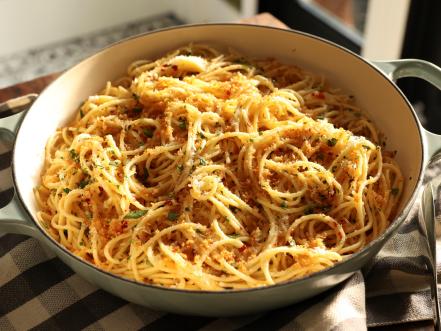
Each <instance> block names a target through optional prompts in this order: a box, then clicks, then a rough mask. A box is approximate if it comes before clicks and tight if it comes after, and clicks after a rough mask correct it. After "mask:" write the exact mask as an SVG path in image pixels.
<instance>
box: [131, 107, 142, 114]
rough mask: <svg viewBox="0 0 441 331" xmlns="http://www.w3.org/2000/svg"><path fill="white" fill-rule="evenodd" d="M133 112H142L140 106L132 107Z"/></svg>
mask: <svg viewBox="0 0 441 331" xmlns="http://www.w3.org/2000/svg"><path fill="white" fill-rule="evenodd" d="M133 112H134V113H136V114H139V113H141V112H142V108H140V107H136V108H133Z"/></svg>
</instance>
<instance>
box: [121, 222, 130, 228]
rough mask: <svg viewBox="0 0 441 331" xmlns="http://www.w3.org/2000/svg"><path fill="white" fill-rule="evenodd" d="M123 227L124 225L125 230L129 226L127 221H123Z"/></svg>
mask: <svg viewBox="0 0 441 331" xmlns="http://www.w3.org/2000/svg"><path fill="white" fill-rule="evenodd" d="M121 225H122V228H123V229H125V228H126V227H127V226H128V225H129V223H127V221H122V224H121Z"/></svg>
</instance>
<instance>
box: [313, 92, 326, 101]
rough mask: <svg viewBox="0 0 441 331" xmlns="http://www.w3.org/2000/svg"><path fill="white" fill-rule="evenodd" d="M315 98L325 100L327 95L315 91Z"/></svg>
mask: <svg viewBox="0 0 441 331" xmlns="http://www.w3.org/2000/svg"><path fill="white" fill-rule="evenodd" d="M312 96H313V97H316V98H317V99H324V98H325V94H324V93H323V92H319V91H315V92H313V93H312Z"/></svg>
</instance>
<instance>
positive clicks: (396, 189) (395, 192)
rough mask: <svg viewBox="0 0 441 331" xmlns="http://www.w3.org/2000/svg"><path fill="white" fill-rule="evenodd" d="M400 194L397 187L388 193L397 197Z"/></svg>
mask: <svg viewBox="0 0 441 331" xmlns="http://www.w3.org/2000/svg"><path fill="white" fill-rule="evenodd" d="M399 192H400V189H399V188H398V187H394V188H393V189H392V190H390V193H392V194H393V195H397V194H398V193H399Z"/></svg>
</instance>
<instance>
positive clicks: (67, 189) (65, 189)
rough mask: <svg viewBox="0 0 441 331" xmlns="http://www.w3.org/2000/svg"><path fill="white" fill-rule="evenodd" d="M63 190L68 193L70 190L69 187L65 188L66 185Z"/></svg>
mask: <svg viewBox="0 0 441 331" xmlns="http://www.w3.org/2000/svg"><path fill="white" fill-rule="evenodd" d="M63 191H64V193H66V194H67V193H69V192H70V191H72V190H71V189H70V188H67V187H65V188H64V189H63Z"/></svg>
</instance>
